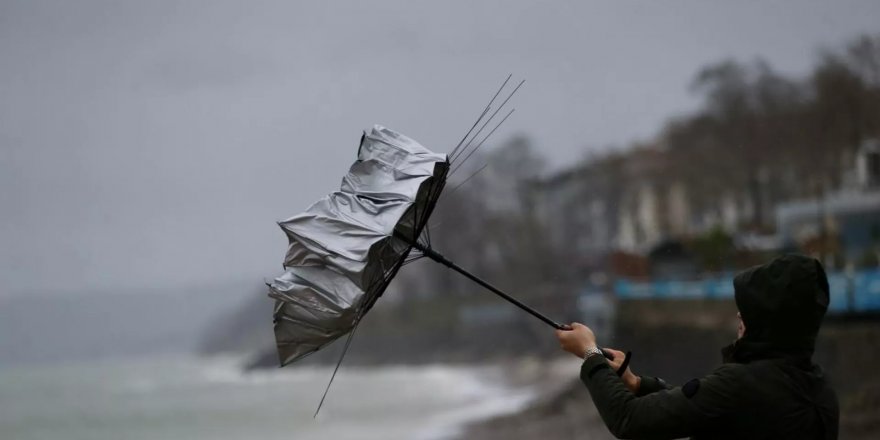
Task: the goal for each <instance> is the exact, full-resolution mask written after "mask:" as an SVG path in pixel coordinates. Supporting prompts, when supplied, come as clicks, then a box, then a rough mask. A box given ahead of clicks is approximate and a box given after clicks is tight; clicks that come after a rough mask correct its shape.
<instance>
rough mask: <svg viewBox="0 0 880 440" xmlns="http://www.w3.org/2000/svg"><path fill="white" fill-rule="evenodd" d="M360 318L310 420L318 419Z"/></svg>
mask: <svg viewBox="0 0 880 440" xmlns="http://www.w3.org/2000/svg"><path fill="white" fill-rule="evenodd" d="M361 317H363V315H361V316H359V317H358V319H357V322H356V323H355V324H354V328H352V329H351V332H349V333H348V338H346V339H345V347H343V349H342V354H340V355H339V360H338V361H336V368H334V369H333V375H332V376H330V382H327V388H325V389H324V395H323V396H321V401H320V402H319V403H318V409H316V410H315V415H314V416H312V418H316V417H318V413H319V412H321V407H322V406H324V399H326V398H327V393H329V392H330V385H333V379H336V373H337V372H338V371H339V366H340V365H342V360H343V359H345V354H346V353H348V348H349V347H350V346H351V340H352V339H354V332H355V331H357V328H358V326H360V325H361Z"/></svg>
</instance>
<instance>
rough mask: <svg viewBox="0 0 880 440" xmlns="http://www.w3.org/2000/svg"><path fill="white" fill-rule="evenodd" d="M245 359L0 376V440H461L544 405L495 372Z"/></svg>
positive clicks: (20, 370)
mask: <svg viewBox="0 0 880 440" xmlns="http://www.w3.org/2000/svg"><path fill="white" fill-rule="evenodd" d="M243 362H244V360H243V358H241V357H236V356H218V357H207V358H206V357H198V356H190V355H174V356H167V355H166V356H161V357H148V358H140V359H131V358H128V359H107V360H100V361H86V362H68V363H56V364H52V365H45V364H43V365H37V366H11V367H10V366H7V367H0V439H3V440H51V439H64V440H104V439H112V440H122V439H132V440H160V439H168V440H171V439H174V440H199V439H205V440H227V439H228V440H232V439H260V440H269V439H288V440H290V439H303V440H310V439H321V440H329V439H365V440H369V439H382V440H394V439H407V440H438V439H448V438H456V437H457V436H458V435H460V434H461V432H462V428H463V427H464V426H465V425H467V424H468V423H470V422H474V421H478V420H481V419H486V418H490V417H492V416H496V415H501V414H505V413H510V412H514V411H517V410H519V409H521V408H523V407H524V406H526V405H527V404H528V403H529V402H530V401H531V400H532V399H533V398H534V397H535V395H536V393H535V390H533V389H529V388H527V387H514V386H511V385H508V384H507V381H505V375H504V371H503V370H502V369H501V367H499V366H475V367H470V366H448V365H428V366H382V367H369V368H367V367H351V366H346V365H343V367H342V368H341V369H340V371H339V373H338V375H337V376H336V380H335V381H334V383H333V386H332V387H331V389H330V393H329V394H328V396H327V399H326V401H325V403H324V406H323V408H322V409H321V411H320V413H319V414H318V415H317V417H313V416H314V413H315V409H316V407H317V405H318V402H319V401H320V399H321V395H322V394H323V392H324V388H325V386H326V385H327V382H328V380H329V378H330V375H331V373H332V370H331V369H330V368H327V367H298V368H297V367H294V368H284V369H271V370H259V371H253V372H247V371H245V370H244V369H243V368H242V365H243Z"/></svg>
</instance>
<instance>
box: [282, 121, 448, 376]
mask: <svg viewBox="0 0 880 440" xmlns="http://www.w3.org/2000/svg"><path fill="white" fill-rule="evenodd" d="M448 170H449V160H448V157H447V155H445V154H438V153H434V152H431V151H430V150H428V149H427V148H425V147H423V146H422V145H420V144H419V143H418V142H416V141H414V140H412V139H410V138H408V137H406V136H404V135H402V134H400V133H397V132H395V131H393V130H389V129H387V128H384V127H381V126H378V125H377V126H375V127H373V129H372V130H371V131H370V133H364V135H363V137H362V138H361V143H360V148H359V150H358V158H357V161H355V163H354V164H353V165H352V166H351V168H350V169H349V171H348V174H347V175H346V176H345V177H344V178H343V179H342V186H341V188H340V189H339V191H335V192H333V193H332V194H329V195H328V196H326V197H324V198H323V199H321V200H320V201H318V202H317V203H315V204H314V205H312V206H311V207H309V208H308V209H307V210H306V211H305V212H304V213H302V214H299V215H296V216H294V217H291V218H289V219H287V220H284V221H283V222H280V223H279V226H281V228H282V229H283V230H284V232H285V233H286V234H287V237H288V239H289V245H288V249H287V254H286V255H285V257H284V263H283V266H284V269H285V272H284V274H282V275H281V276H279V277H278V278H276V279H275V280H274V281H273V282H272V283H270V285H269V296H270V297H272V298H274V299H275V308H274V321H275V329H274V330H275V341H276V344H277V347H278V357H279V361H280V363H281V365H282V366H283V365H287V364H289V363H291V362H294V361H296V360H298V359H301V358H303V357H305V356H307V355H309V354H311V353H314V352H315V351H317V350H320V349H321V348H322V347H324V346H326V345H327V344H329V343H330V342H333V341H334V340H336V339H337V338H339V337H340V336H343V335H345V334H347V333H348V332H350V331H351V330H352V329H353V328H354V327H355V326H356V325H357V323H358V322H359V320H360V319H361V318H362V317H363V316H364V314H365V313H366V312H367V311H368V310H369V308H370V307H372V305H373V304H374V303H375V301H376V299H378V297H379V296H380V295H381V294H382V292H384V290H385V288H386V287H387V286H388V283H389V282H390V281H391V278H392V277H393V276H394V275H395V274H396V272H397V270H398V269H399V268H400V266H401V265H402V263H403V262H404V261H405V259H406V257H407V255H408V254H409V252H410V250H411V247H412V246H411V244H409V243H407V241H405V240H401V239H400V238H397V237H395V234H400V235H402V236H404V237H411V238H412V241H415V240H416V239H417V237H418V236H419V234H421V232H422V229H423V228H424V227H425V223H426V222H427V220H428V216H429V215H430V213H431V211H432V210H433V208H434V205H435V203H436V201H437V198H438V197H439V196H440V192H441V191H442V189H443V185H444V184H445V181H446V174H447V172H448Z"/></svg>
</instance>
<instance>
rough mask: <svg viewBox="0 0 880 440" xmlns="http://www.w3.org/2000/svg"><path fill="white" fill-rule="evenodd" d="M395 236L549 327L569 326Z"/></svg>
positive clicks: (566, 327)
mask: <svg viewBox="0 0 880 440" xmlns="http://www.w3.org/2000/svg"><path fill="white" fill-rule="evenodd" d="M397 236H398V237H400V238H402V239H404V240H406V241H408V242H409V243H410V244H411V245H412V246H413V247H415V248H416V249H418V250H419V251H421V252H422V254H424V255H425V256H426V257H428V258H430V259H432V260H434V261H436V262H438V263H440V264H442V265H444V266H446V267H448V268H450V269H452V270H454V271H456V272H458V273H460V274H462V275H464V276H466V277H468V278H469V279H470V280H471V281H473V282H475V283H477V284H479V285H481V286H483V287H485V288H487V289H489V290H490V291H492V293H494V294H496V295H498V296H500V297H502V298H504V299H506V300H507V301H508V302H510V303H512V304H513V305H515V306H517V307H519V308H521V309H523V310H525V311H526V312H529V313H530V314H531V315H532V316H534V317H535V318H538V319H540V320H541V321H544V323H546V324H547V325H549V326H551V327H553V328H555V329H557V330H568V329H569V327H568V326H567V325H563V324H560V323H558V322H556V321H554V320H552V319H550V318H548V317H546V316H544V315H543V314H542V313H541V312H538V311H537V310H535V309H533V308H531V307H529V306H527V305H525V304H523V303H522V302H520V301H519V300H518V299H516V298H514V297H512V296H510V295H508V294H506V293H504V292H502V291H501V290H500V289H498V288H497V287H495V286H493V285H491V284H489V283H488V282H486V281H484V280H483V279H482V278H480V277H478V276H476V275H473V274H471V273H470V272H468V271H466V270H464V269H462V268H461V267H459V266H458V265H457V264H455V263H453V262H451V261H449V260H448V259H447V258H446V257H444V256H443V255H441V254H440V253H438V252H437V251H435V250H433V249H431V248H430V247H428V246H424V245H422V244H421V243H418V242H416V241H410V240H407V239H406V238H404V237H401V236H400V235H397Z"/></svg>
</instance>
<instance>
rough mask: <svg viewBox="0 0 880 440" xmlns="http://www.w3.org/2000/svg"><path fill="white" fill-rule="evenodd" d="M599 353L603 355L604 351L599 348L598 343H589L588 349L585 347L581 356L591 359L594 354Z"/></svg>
mask: <svg viewBox="0 0 880 440" xmlns="http://www.w3.org/2000/svg"><path fill="white" fill-rule="evenodd" d="M595 355H599V356H602V351H600V350H599V347H597V346H596V344H593V345H588V346H587V348H586V349H584V355H583V356H581V357H582V358H583V359H584V360H587V359H589V358H590V357H592V356H595Z"/></svg>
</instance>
